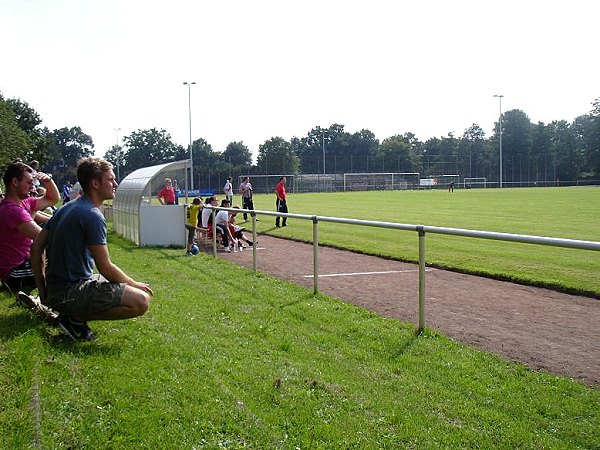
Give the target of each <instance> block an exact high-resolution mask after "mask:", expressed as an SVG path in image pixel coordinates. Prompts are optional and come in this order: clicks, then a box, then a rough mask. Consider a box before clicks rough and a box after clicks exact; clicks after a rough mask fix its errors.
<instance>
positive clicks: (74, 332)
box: [58, 316, 96, 341]
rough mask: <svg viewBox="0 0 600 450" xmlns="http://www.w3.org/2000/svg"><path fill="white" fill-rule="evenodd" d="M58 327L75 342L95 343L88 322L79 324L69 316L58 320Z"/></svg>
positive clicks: (94, 337)
mask: <svg viewBox="0 0 600 450" xmlns="http://www.w3.org/2000/svg"><path fill="white" fill-rule="evenodd" d="M58 326H59V328H60V329H61V330H62V332H63V333H64V334H66V335H67V336H68V337H70V338H71V339H73V340H74V341H93V340H95V339H96V336H94V333H93V332H92V330H91V329H90V327H88V324H87V322H77V321H75V320H73V319H71V318H70V317H69V316H61V317H60V318H59V319H58Z"/></svg>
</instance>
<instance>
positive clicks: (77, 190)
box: [69, 181, 83, 200]
mask: <svg viewBox="0 0 600 450" xmlns="http://www.w3.org/2000/svg"><path fill="white" fill-rule="evenodd" d="M82 195H83V189H81V184H79V181H78V182H77V183H75V186H73V187H72V188H71V192H70V193H69V200H77V199H78V198H79V197H81V196H82Z"/></svg>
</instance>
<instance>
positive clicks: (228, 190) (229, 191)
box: [223, 177, 233, 205]
mask: <svg viewBox="0 0 600 450" xmlns="http://www.w3.org/2000/svg"><path fill="white" fill-rule="evenodd" d="M232 180H233V178H231V177H227V181H226V182H225V185H224V186H223V193H224V194H225V200H229V204H230V205H231V202H232V201H233V184H231V181H232Z"/></svg>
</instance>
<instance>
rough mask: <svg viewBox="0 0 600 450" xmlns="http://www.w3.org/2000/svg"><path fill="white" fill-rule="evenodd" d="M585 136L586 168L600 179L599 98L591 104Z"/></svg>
mask: <svg viewBox="0 0 600 450" xmlns="http://www.w3.org/2000/svg"><path fill="white" fill-rule="evenodd" d="M585 134H586V138H585V144H586V145H585V147H586V167H587V169H588V170H589V171H590V173H591V174H592V175H593V176H595V177H600V97H599V98H597V99H596V100H594V102H593V103H592V111H591V112H590V114H589V123H588V124H587V126H586V129H585Z"/></svg>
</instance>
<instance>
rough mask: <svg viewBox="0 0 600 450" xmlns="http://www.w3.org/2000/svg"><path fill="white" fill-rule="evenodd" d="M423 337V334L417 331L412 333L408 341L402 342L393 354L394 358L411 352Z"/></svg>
mask: <svg viewBox="0 0 600 450" xmlns="http://www.w3.org/2000/svg"><path fill="white" fill-rule="evenodd" d="M421 336H422V334H421V333H419V332H417V331H415V332H414V333H411V334H410V336H409V337H408V339H406V340H405V341H404V342H402V343H401V344H400V345H399V346H398V347H397V348H396V350H395V351H394V352H393V353H392V358H398V357H400V356H402V355H404V354H405V353H406V352H407V351H409V350H410V349H411V348H412V347H413V345H414V344H415V343H416V342H417V340H418V339H419V338H420V337H421Z"/></svg>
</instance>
